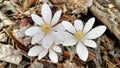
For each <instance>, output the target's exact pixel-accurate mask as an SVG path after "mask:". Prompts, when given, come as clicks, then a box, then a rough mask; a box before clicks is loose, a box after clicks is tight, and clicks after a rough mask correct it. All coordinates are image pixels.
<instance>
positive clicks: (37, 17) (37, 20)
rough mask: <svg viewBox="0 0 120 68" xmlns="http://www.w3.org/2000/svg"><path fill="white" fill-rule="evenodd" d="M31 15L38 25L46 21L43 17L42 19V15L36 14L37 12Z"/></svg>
mask: <svg viewBox="0 0 120 68" xmlns="http://www.w3.org/2000/svg"><path fill="white" fill-rule="evenodd" d="M31 17H32V20H33V21H34V22H35V23H36V24H38V25H41V24H43V23H44V22H43V19H42V18H41V17H40V16H38V15H36V14H32V15H31Z"/></svg>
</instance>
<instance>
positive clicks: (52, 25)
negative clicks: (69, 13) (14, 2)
mask: <svg viewBox="0 0 120 68" xmlns="http://www.w3.org/2000/svg"><path fill="white" fill-rule="evenodd" d="M61 13H62V11H61V10H59V11H57V12H56V13H55V14H54V16H53V18H52V12H51V9H50V7H49V6H48V5H47V4H46V3H45V4H43V5H42V9H41V14H42V17H39V16H38V15H36V14H32V15H31V17H32V19H33V21H34V22H35V24H37V25H38V26H33V27H30V28H29V29H27V30H26V31H25V34H26V35H27V36H33V37H32V41H31V43H32V44H36V43H41V44H42V46H43V47H44V48H45V49H48V48H49V47H51V45H52V44H53V42H54V41H56V42H58V43H60V42H61V39H62V36H61V34H60V31H58V30H59V28H63V27H61V26H60V25H56V24H57V22H58V20H59V19H60V16H61Z"/></svg>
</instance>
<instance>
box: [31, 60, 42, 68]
mask: <svg viewBox="0 0 120 68" xmlns="http://www.w3.org/2000/svg"><path fill="white" fill-rule="evenodd" d="M29 68H43V64H42V63H39V62H37V61H35V62H33V63H32V64H31V65H30V67H29Z"/></svg>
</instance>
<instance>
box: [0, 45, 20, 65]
mask: <svg viewBox="0 0 120 68" xmlns="http://www.w3.org/2000/svg"><path fill="white" fill-rule="evenodd" d="M0 60H1V61H6V62H9V63H14V64H17V65H18V64H19V63H20V61H21V60H22V55H21V54H20V53H19V52H18V51H17V50H16V49H14V47H13V46H11V45H9V44H8V45H4V44H0Z"/></svg>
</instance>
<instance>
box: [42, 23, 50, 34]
mask: <svg viewBox="0 0 120 68" xmlns="http://www.w3.org/2000/svg"><path fill="white" fill-rule="evenodd" d="M51 28H52V27H51V25H50V24H49V23H44V24H42V26H41V29H42V31H43V32H45V33H47V32H49V31H50V30H51Z"/></svg>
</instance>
